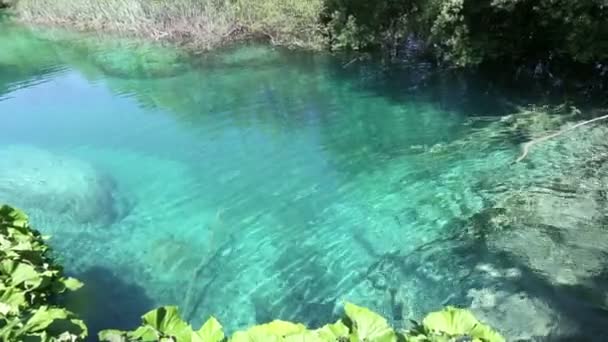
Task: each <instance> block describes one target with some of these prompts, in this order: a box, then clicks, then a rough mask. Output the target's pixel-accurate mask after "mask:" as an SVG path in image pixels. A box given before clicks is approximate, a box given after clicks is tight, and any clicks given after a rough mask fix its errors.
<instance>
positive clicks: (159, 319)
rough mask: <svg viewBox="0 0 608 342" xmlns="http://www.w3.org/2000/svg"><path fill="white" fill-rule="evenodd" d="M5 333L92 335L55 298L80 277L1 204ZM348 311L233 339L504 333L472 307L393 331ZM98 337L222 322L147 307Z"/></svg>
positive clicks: (129, 338) (118, 341)
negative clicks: (324, 320) (135, 319)
mask: <svg viewBox="0 0 608 342" xmlns="http://www.w3.org/2000/svg"><path fill="white" fill-rule="evenodd" d="M0 257H1V260H2V261H0V341H26V340H27V341H40V342H68V341H69V342H76V341H82V340H83V339H84V338H86V337H87V327H86V326H85V324H84V322H83V321H82V320H80V319H79V318H78V317H77V316H76V315H75V314H73V313H71V312H69V311H67V310H66V309H64V308H61V307H58V306H55V305H52V303H53V302H54V300H55V299H56V298H57V296H59V295H60V294H62V293H64V292H65V291H75V290H77V289H79V288H80V287H81V286H82V284H81V283H80V282H79V281H77V280H76V279H73V278H67V277H64V276H63V275H62V270H61V267H59V266H57V265H56V264H55V263H54V262H53V260H52V259H51V258H50V257H49V248H48V246H47V245H46V244H45V242H44V238H43V237H42V236H41V235H40V233H39V232H38V231H36V230H34V229H32V228H31V227H30V226H29V222H28V217H27V216H26V215H25V214H24V213H23V212H21V211H19V210H17V209H14V208H12V207H9V206H6V205H3V206H1V207H0ZM344 311H345V314H346V315H345V317H344V318H343V319H340V320H339V321H337V322H336V323H334V324H328V325H326V326H324V327H322V328H320V329H316V330H309V329H307V328H306V327H305V326H304V325H302V324H296V323H290V322H284V321H273V322H270V323H268V324H262V325H258V326H255V327H252V328H250V329H248V330H246V331H240V332H236V333H235V334H234V335H233V336H232V337H231V338H230V341H233V342H242V341H269V342H270V341H307V342H315V341H319V342H327V341H357V342H359V341H378V342H391V341H395V342H396V341H398V340H400V341H416V342H418V341H456V340H460V339H461V338H465V337H466V338H470V340H472V341H479V342H503V341H504V338H503V337H501V336H500V335H499V334H498V333H497V332H495V331H493V330H492V329H491V328H489V327H487V326H486V325H484V324H482V323H481V322H479V321H478V320H476V319H475V317H473V315H472V314H471V313H470V312H468V311H467V310H463V309H456V308H453V307H448V308H446V309H444V310H442V311H438V312H434V313H431V314H429V315H428V316H427V317H426V318H425V319H424V320H423V321H422V323H420V324H416V325H415V326H414V328H413V329H411V330H407V331H395V330H393V329H392V328H391V327H390V326H389V325H388V323H387V321H386V320H385V319H384V318H382V317H381V316H379V315H377V314H376V313H374V312H372V311H370V310H368V309H365V308H362V307H358V306H356V305H353V304H350V303H346V305H345V307H344ZM99 339H100V340H101V341H108V342H136V341H142V342H144V341H165V342H170V341H171V342H203V341H204V342H220V341H226V340H227V339H226V337H225V335H224V332H223V330H222V326H221V325H220V323H219V322H218V321H217V320H216V319H215V318H213V317H212V318H210V319H209V320H208V321H207V322H206V323H205V324H203V326H202V327H201V328H200V329H198V330H193V329H192V327H191V326H190V324H188V323H187V322H185V321H184V320H183V319H182V318H181V317H180V315H179V312H178V309H177V307H173V306H168V307H161V308H159V309H156V310H152V311H150V312H148V313H146V314H145V315H144V316H143V317H142V325H141V326H140V327H138V328H136V329H135V330H133V331H118V330H105V331H102V332H100V333H99Z"/></svg>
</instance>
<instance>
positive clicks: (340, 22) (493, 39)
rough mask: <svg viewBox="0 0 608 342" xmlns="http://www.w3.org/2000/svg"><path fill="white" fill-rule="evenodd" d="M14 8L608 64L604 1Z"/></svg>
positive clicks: (111, 0)
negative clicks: (412, 42) (415, 42)
mask: <svg viewBox="0 0 608 342" xmlns="http://www.w3.org/2000/svg"><path fill="white" fill-rule="evenodd" d="M2 1H4V2H6V1H8V0H2ZM15 11H16V13H17V14H18V15H19V16H20V17H21V18H22V19H24V20H27V21H34V22H43V23H55V24H67V25H70V26H76V27H80V28H85V29H100V28H103V29H104V30H113V31H119V32H127V33H136V34H139V35H143V36H148V37H152V38H155V39H165V38H166V39H173V40H179V41H180V42H192V43H194V44H196V46H197V47H212V46H215V45H217V44H221V43H225V42H226V41H230V40H234V39H242V38H244V37H251V36H254V37H260V36H262V37H266V38H269V39H270V40H271V41H272V42H273V43H275V44H282V45H291V46H294V45H296V46H303V47H314V48H320V47H322V46H323V45H326V46H329V47H330V48H332V49H350V50H369V49H375V48H383V49H385V50H387V49H390V51H391V52H393V53H396V52H397V50H398V48H399V47H402V46H403V45H404V43H405V42H406V41H407V39H409V38H416V39H417V40H418V41H419V42H420V43H421V45H422V46H423V47H426V50H427V51H429V52H433V53H434V55H435V56H436V57H437V59H438V60H439V61H444V62H447V63H450V64H454V65H459V66H469V65H477V64H480V63H486V62H498V63H505V62H509V63H520V62H534V63H537V62H538V61H544V62H547V61H555V60H565V61H570V62H576V63H595V62H603V61H606V60H607V59H608V41H607V40H606V39H605V37H607V36H608V20H606V19H605V18H606V17H608V4H607V3H606V2H605V1H604V0H581V1H570V0H527V1H522V0H382V1H368V0H312V1H297V0H171V1H168V0H153V1H148V0H100V1H90V0H69V1H68V0H19V1H18V2H17V5H16V6H15Z"/></svg>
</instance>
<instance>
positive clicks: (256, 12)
mask: <svg viewBox="0 0 608 342" xmlns="http://www.w3.org/2000/svg"><path fill="white" fill-rule="evenodd" d="M321 11H322V0H311V1H298V0H19V1H18V2H17V3H16V5H15V6H14V9H13V12H14V13H15V14H16V16H17V17H18V18H20V19H21V20H23V21H26V22H30V23H38V24H51V25H61V26H67V27H72V28H76V29H79V30H90V31H107V32H115V33H122V34H128V35H134V36H142V37H146V38H152V39H155V40H169V41H176V42H179V43H183V44H187V45H194V46H196V47H197V48H202V49H208V48H212V47H216V46H218V45H220V44H225V43H228V42H231V41H234V40H240V39H245V38H250V37H265V38H268V39H269V40H270V41H271V42H273V43H275V44H281V45H297V46H304V47H309V48H314V47H318V46H320V44H321V42H322V32H321V29H320V25H319V23H318V21H319V14H320V13H321Z"/></svg>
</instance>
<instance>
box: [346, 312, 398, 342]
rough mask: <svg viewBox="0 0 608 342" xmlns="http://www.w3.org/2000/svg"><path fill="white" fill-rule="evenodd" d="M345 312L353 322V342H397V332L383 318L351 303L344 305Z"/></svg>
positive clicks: (351, 336)
mask: <svg viewBox="0 0 608 342" xmlns="http://www.w3.org/2000/svg"><path fill="white" fill-rule="evenodd" d="M344 311H345V312H346V316H347V317H348V318H349V319H350V321H351V322H352V333H351V335H350V338H351V341H370V342H371V341H374V342H395V341H397V336H396V335H395V332H394V331H393V329H391V327H390V326H389V325H388V322H387V321H386V320H385V319H384V318H383V317H382V316H380V315H378V314H376V313H374V312H372V311H371V310H369V309H366V308H363V307H359V306H356V305H354V304H351V303H346V304H345V305H344Z"/></svg>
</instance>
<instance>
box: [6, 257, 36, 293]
mask: <svg viewBox="0 0 608 342" xmlns="http://www.w3.org/2000/svg"><path fill="white" fill-rule="evenodd" d="M2 268H3V270H6V271H7V272H8V274H9V277H10V278H11V283H12V285H13V286H19V285H21V284H24V283H27V286H28V287H29V288H37V287H38V286H40V284H41V283H42V277H41V274H40V273H39V272H38V271H36V269H35V268H34V266H32V265H28V264H23V263H16V262H12V261H7V262H3V263H2Z"/></svg>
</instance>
